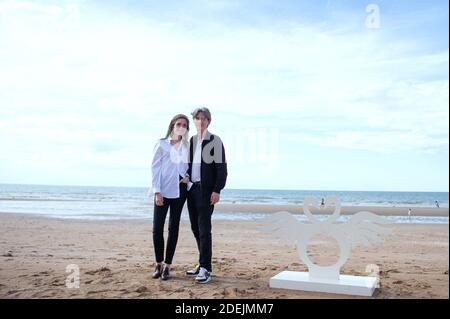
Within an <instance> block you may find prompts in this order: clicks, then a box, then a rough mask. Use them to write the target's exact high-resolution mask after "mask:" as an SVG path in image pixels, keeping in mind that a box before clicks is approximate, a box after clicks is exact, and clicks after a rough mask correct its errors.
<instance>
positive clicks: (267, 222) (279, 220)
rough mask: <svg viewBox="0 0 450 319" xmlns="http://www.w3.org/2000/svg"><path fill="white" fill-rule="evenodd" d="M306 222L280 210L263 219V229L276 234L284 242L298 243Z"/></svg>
mask: <svg viewBox="0 0 450 319" xmlns="http://www.w3.org/2000/svg"><path fill="white" fill-rule="evenodd" d="M303 229H304V224H303V223H301V222H300V221H298V220H297V219H296V218H295V217H294V215H292V214H291V213H288V212H278V213H275V214H273V215H270V216H269V217H268V218H266V219H264V220H263V227H262V230H263V231H265V232H270V233H271V234H274V235H275V237H277V238H279V239H280V240H281V241H283V242H287V243H294V244H296V243H297V240H298V239H299V237H300V235H301V234H302V232H303Z"/></svg>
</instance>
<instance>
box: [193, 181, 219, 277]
mask: <svg viewBox="0 0 450 319" xmlns="http://www.w3.org/2000/svg"><path fill="white" fill-rule="evenodd" d="M211 194H212V192H211V191H205V190H204V189H202V187H201V185H198V184H194V185H193V186H192V188H191V190H190V191H189V193H188V200H187V202H188V209H189V219H190V221H191V229H192V232H193V233H194V237H195V240H196V241H197V248H198V252H199V264H200V267H203V268H205V269H206V270H208V271H212V263H211V259H212V236H211V228H212V227H211V216H212V214H213V211H214V205H211V203H210V200H211Z"/></svg>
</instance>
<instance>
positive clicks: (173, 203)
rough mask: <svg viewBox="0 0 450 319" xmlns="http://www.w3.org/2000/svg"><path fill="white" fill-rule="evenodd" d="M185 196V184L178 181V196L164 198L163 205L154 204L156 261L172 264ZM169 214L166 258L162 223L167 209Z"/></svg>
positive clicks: (164, 220)
mask: <svg viewBox="0 0 450 319" xmlns="http://www.w3.org/2000/svg"><path fill="white" fill-rule="evenodd" d="M186 197H187V184H184V183H180V197H178V198H165V197H164V205H163V206H156V204H155V208H154V211H153V247H154V248H155V259H156V262H157V263H160V262H162V261H163V260H164V262H165V263H166V264H172V260H173V255H174V254H175V248H176V247H177V242H178V231H179V226H180V217H181V212H182V211H183V206H184V203H185V202H186ZM169 208H170V214H169V235H168V238H167V248H166V258H164V224H165V222H166V216H167V211H168V210H169Z"/></svg>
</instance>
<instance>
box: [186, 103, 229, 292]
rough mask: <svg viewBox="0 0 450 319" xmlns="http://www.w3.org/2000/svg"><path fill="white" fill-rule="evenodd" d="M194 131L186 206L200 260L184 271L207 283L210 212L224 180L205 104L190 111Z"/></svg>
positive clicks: (222, 150) (222, 151)
mask: <svg viewBox="0 0 450 319" xmlns="http://www.w3.org/2000/svg"><path fill="white" fill-rule="evenodd" d="M192 117H193V119H194V124H195V126H196V128H197V135H195V136H193V137H191V140H190V149H189V168H188V172H187V173H188V175H189V176H190V180H191V182H192V183H193V184H192V187H191V189H190V191H189V193H188V200H187V202H188V210H189V219H190V221H191V228H192V232H193V233H194V237H195V240H196V241H197V248H198V252H199V264H198V265H197V266H196V267H195V268H194V269H192V270H188V271H187V272H186V274H187V275H189V276H196V277H195V281H196V282H198V283H202V284H205V283H208V282H210V281H211V277H212V262H211V260H212V236H211V216H212V213H213V211H214V205H215V204H216V203H218V202H219V200H220V191H221V190H222V189H223V188H224V187H225V183H226V180H227V175H228V172H227V163H226V159H225V148H224V146H223V143H222V141H221V140H220V138H219V137H218V136H217V135H213V134H211V133H210V132H209V131H208V126H209V124H210V123H211V113H210V111H209V110H208V109H207V108H206V107H203V108H198V109H196V110H194V112H192Z"/></svg>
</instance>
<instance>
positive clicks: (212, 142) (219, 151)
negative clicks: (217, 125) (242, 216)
mask: <svg viewBox="0 0 450 319" xmlns="http://www.w3.org/2000/svg"><path fill="white" fill-rule="evenodd" d="M197 141H198V135H195V136H193V137H191V140H190V147H189V169H188V172H187V173H188V174H189V176H192V162H193V157H194V150H195V148H196V147H197ZM200 175H201V184H202V189H203V192H206V193H212V192H216V193H220V191H221V190H222V189H223V188H224V187H225V183H226V181H227V175H228V170H227V162H226V158H225V148H224V147H223V143H222V140H221V139H220V137H218V136H217V135H214V134H211V133H209V132H207V133H206V136H205V139H204V140H203V143H202V161H201V165H200Z"/></svg>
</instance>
